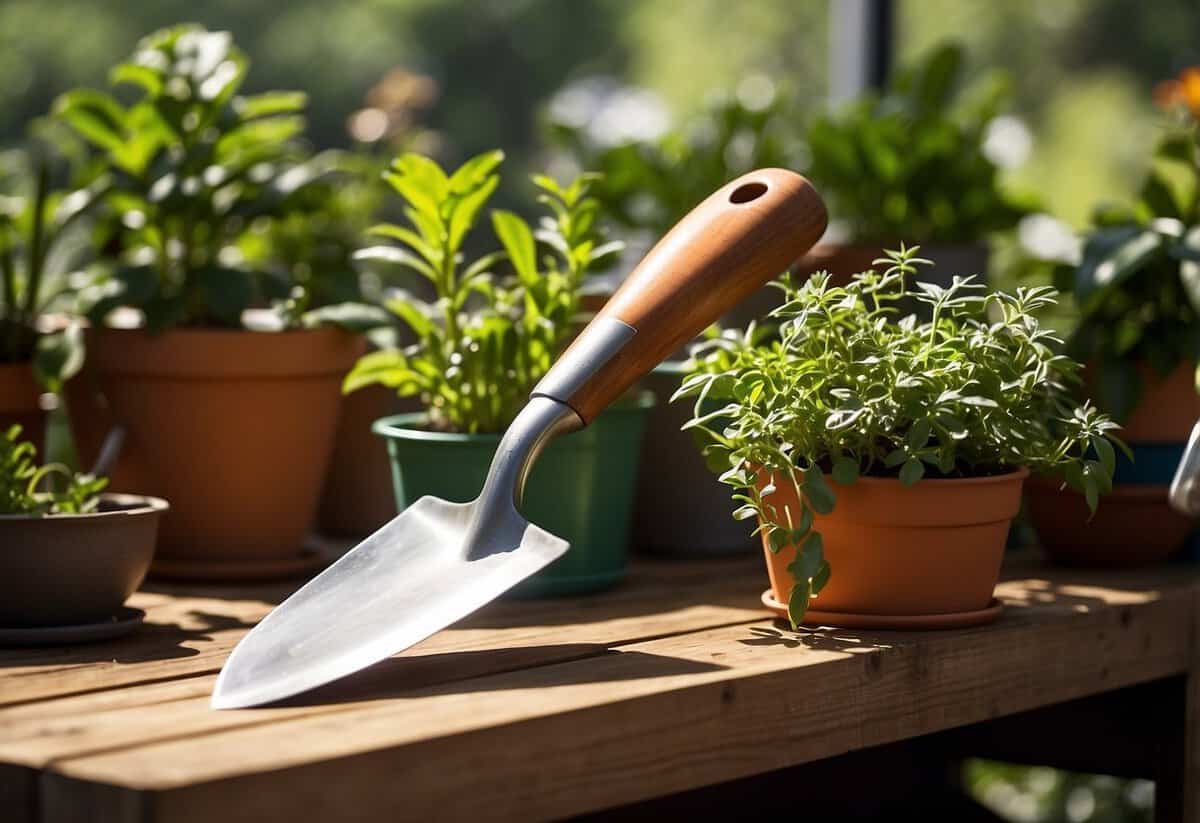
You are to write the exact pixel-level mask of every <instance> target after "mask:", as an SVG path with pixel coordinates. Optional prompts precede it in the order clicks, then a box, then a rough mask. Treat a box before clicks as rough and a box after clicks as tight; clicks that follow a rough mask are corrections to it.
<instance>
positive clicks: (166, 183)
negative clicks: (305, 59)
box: [54, 25, 336, 331]
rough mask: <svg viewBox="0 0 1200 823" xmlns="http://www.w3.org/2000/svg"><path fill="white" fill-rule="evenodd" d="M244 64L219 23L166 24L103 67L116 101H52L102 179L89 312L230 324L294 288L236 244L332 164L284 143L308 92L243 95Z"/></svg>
mask: <svg viewBox="0 0 1200 823" xmlns="http://www.w3.org/2000/svg"><path fill="white" fill-rule="evenodd" d="M247 69H248V62H247V60H246V58H245V56H244V55H243V54H242V52H241V51H240V50H238V49H237V48H236V47H235V46H234V44H233V42H232V38H231V37H230V35H229V33H228V32H212V31H207V30H205V29H203V28H200V27H198V26H191V25H185V26H176V27H173V28H168V29H163V30H161V31H158V32H155V33H153V34H151V35H149V36H147V37H146V38H144V39H143V40H142V41H141V42H140V43H139V44H138V47H137V49H136V50H135V52H134V54H133V55H132V56H131V57H130V59H129V60H128V61H126V62H124V63H121V64H119V65H117V66H115V67H114V68H113V69H112V71H111V72H110V74H109V80H110V83H111V84H112V86H113V87H114V88H115V89H117V90H118V91H119V92H120V93H121V94H120V97H118V96H117V94H116V93H112V94H110V93H108V92H103V91H99V90H94V89H76V90H74V91H70V92H67V93H66V94H64V95H62V96H61V97H60V98H59V99H58V101H57V102H56V104H55V109H54V111H55V115H56V116H57V118H59V120H61V121H62V122H64V123H66V124H67V125H68V126H69V127H70V128H71V129H73V130H74V132H75V133H76V134H78V135H79V136H80V137H81V138H82V139H83V140H84V141H86V142H87V143H88V144H89V145H90V146H91V147H92V149H93V150H94V152H95V153H96V154H97V156H98V159H99V161H100V166H101V167H102V169H103V173H104V174H105V175H107V176H108V177H110V178H111V189H110V191H109V192H108V193H107V197H106V203H107V205H108V207H109V210H110V212H111V213H112V214H113V216H114V224H113V226H112V227H111V231H112V238H111V240H110V241H109V242H108V243H107V244H106V246H107V248H108V249H109V250H110V257H111V262H112V266H111V272H110V276H109V277H108V278H107V279H106V280H105V281H104V282H103V284H102V285H101V286H100V287H98V288H97V289H95V290H94V294H93V297H94V305H93V306H92V309H91V316H92V319H93V321H95V322H101V321H103V320H104V318H105V317H106V316H107V315H108V314H109V313H110V312H111V311H112V310H113V309H114V308H117V307H119V306H132V307H135V308H138V309H140V310H141V311H142V313H143V314H144V316H145V322H146V325H147V327H148V328H149V329H150V330H151V331H155V330H161V329H164V328H168V327H171V326H177V325H186V326H218V327H237V326H239V325H240V324H241V321H242V312H243V310H244V309H246V308H248V307H250V306H252V305H260V306H265V305H267V304H268V303H269V302H271V301H273V300H279V301H282V300H286V299H289V298H294V297H295V296H296V295H295V294H294V293H293V292H294V289H295V287H296V286H297V284H296V283H295V282H294V281H293V279H292V277H291V272H289V271H287V270H286V269H283V268H282V267H279V268H276V269H274V270H272V269H271V268H270V267H269V261H268V265H267V267H264V268H260V267H258V266H257V265H254V264H252V263H251V261H249V260H247V258H246V255H245V254H244V252H243V251H242V250H241V249H239V241H240V239H241V238H242V236H243V235H244V234H246V233H247V232H248V231H249V230H250V229H251V228H252V227H255V226H257V225H260V224H261V223H263V222H264V221H266V222H269V221H272V220H277V219H281V218H283V217H285V216H286V215H288V214H291V213H293V212H295V211H297V210H299V209H301V208H302V205H303V204H302V198H301V195H302V193H303V191H304V190H305V189H306V188H307V187H309V186H311V185H313V184H314V183H315V182H316V181H318V180H320V179H322V178H323V177H325V176H327V175H329V174H331V173H333V172H334V171H335V170H336V168H335V166H336V164H334V163H331V161H330V157H329V156H328V155H318V156H316V157H311V158H310V157H308V156H306V155H305V153H304V152H303V151H302V150H301V149H300V148H299V146H298V145H297V144H296V142H295V139H296V138H297V137H298V136H299V135H300V134H301V133H302V132H303V129H304V124H305V121H304V117H303V111H304V107H305V104H306V98H305V95H304V94H302V93H300V92H293V91H282V92H266V93H262V94H256V95H241V94H240V90H241V86H242V84H243V81H244V80H245V77H246V72H247ZM130 91H131V92H132V97H133V99H132V101H131V102H129V103H128V104H126V103H124V102H122V101H123V100H124V99H126V97H127V94H126V93H127V92H130ZM256 262H257V263H259V264H261V263H262V261H256ZM304 300H305V302H306V304H307V303H310V302H311V301H310V300H308V299H307V298H304ZM287 319H289V320H291V321H293V322H295V318H294V317H288V318H287Z"/></svg>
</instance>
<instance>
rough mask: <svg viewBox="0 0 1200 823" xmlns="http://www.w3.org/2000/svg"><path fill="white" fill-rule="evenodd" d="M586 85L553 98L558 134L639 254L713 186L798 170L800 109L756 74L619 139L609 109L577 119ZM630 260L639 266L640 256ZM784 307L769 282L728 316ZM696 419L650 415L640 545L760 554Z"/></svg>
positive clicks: (665, 377) (638, 505)
mask: <svg viewBox="0 0 1200 823" xmlns="http://www.w3.org/2000/svg"><path fill="white" fill-rule="evenodd" d="M584 82H585V83H586V82H587V81H584ZM580 90H581V89H580V87H579V86H576V85H573V86H568V87H567V88H565V89H564V90H563V91H562V92H560V93H559V96H558V100H559V101H564V104H563V105H558V104H557V102H556V101H552V102H551V104H550V107H549V113H548V114H549V131H550V137H551V139H552V140H553V142H554V144H555V145H556V146H558V147H560V148H561V149H563V150H565V151H566V153H567V154H568V155H569V156H570V157H571V158H572V159H573V161H574V162H575V163H576V164H577V165H578V166H579V167H580V168H588V169H596V170H597V171H599V172H600V174H601V175H602V176H601V177H600V179H599V180H597V181H596V183H595V184H594V185H593V186H592V188H591V195H592V196H593V197H595V198H596V199H597V200H599V201H600V204H601V207H602V209H603V211H604V213H605V214H606V215H608V216H610V217H611V218H612V219H613V220H614V221H616V223H617V224H618V226H619V227H620V228H621V229H622V231H623V233H625V234H626V235H627V239H628V240H629V241H630V245H631V246H632V247H633V248H634V249H635V250H648V249H649V248H650V245H651V244H652V243H654V242H656V241H657V240H658V238H659V237H661V236H662V235H664V234H665V233H666V232H667V231H668V230H669V229H670V228H671V227H672V226H674V225H675V224H676V223H678V222H679V220H681V219H682V218H683V217H684V216H685V215H686V214H687V213H688V212H689V211H691V210H692V209H693V208H694V207H695V206H696V205H697V204H698V203H700V202H701V201H702V200H704V198H706V197H707V196H708V195H709V193H711V192H713V191H715V190H716V189H718V188H720V187H721V186H722V185H723V184H724V183H726V182H727V181H729V180H731V179H733V178H734V177H736V176H738V175H739V174H742V173H744V172H748V171H750V170H751V169H756V168H767V167H775V166H778V167H783V168H795V167H797V166H798V165H799V163H800V161H801V157H802V155H803V150H802V146H801V145H800V143H801V141H800V140H799V138H798V137H797V135H796V132H797V129H796V119H797V117H796V113H795V111H794V110H793V107H792V106H790V105H789V104H788V102H787V100H786V97H785V96H784V95H782V94H779V93H777V91H776V89H775V86H774V85H773V83H771V81H770V80H768V79H767V78H765V77H761V76H751V77H749V78H747V79H746V81H744V82H743V83H742V84H740V85H739V89H738V93H737V94H730V95H724V96H721V97H719V98H717V99H714V100H713V101H712V102H711V103H710V104H709V105H707V106H706V107H705V109H704V110H703V111H702V112H700V113H699V114H698V115H697V116H695V117H694V118H691V119H690V120H689V121H687V122H686V123H683V124H681V125H680V126H678V127H676V128H672V129H670V130H668V131H666V132H665V133H664V134H662V135H661V136H660V137H658V138H656V139H653V140H627V141H624V142H620V143H617V144H616V145H612V144H611V143H610V141H609V139H608V138H607V135H606V134H605V135H602V134H601V132H607V131H608V129H607V125H608V124H606V123H604V122H602V120H603V111H604V107H603V106H600V107H598V109H597V112H598V113H597V119H596V121H595V122H594V123H579V122H578V120H577V119H576V117H575V114H576V113H575V112H574V111H572V110H571V109H572V106H571V105H568V104H566V101H569V100H571V99H572V98H573V97H574V96H575V95H577V94H578V93H579V92H580ZM583 90H589V89H587V87H586V86H584V88H583ZM589 91H590V90H589ZM630 257H631V258H632V259H633V260H634V262H636V258H637V257H638V255H630ZM625 273H627V272H625ZM618 274H619V273H618ZM776 305H778V292H777V290H775V289H772V288H763V289H761V290H759V291H758V292H757V293H755V294H754V295H753V296H751V297H750V298H748V299H747V300H746V301H744V302H743V303H742V304H741V305H740V306H738V307H737V308H735V309H734V310H732V311H731V312H730V313H729V315H728V316H727V317H726V318H724V320H723V321H722V322H723V323H727V324H731V325H744V324H745V323H746V322H748V321H749V320H750V319H751V318H754V317H757V316H759V315H761V314H764V313H766V312H767V311H769V310H770V309H772V308H774V307H775V306H776ZM712 331H713V332H714V333H715V332H716V331H717V330H716V329H715V328H714V329H713V330H712ZM684 359H685V357H684V353H682V352H681V353H680V354H679V355H678V356H676V357H674V358H672V359H670V360H668V361H666V362H664V363H662V364H660V365H659V366H657V367H656V368H655V369H654V370H653V371H652V372H651V373H650V374H649V375H647V376H646V377H645V378H644V379H643V381H642V384H643V386H644V387H645V388H646V389H648V390H650V391H652V392H654V393H655V394H656V395H657V396H658V397H662V398H665V397H670V396H671V394H673V393H674V392H675V390H676V389H678V388H679V385H680V382H681V380H682V379H683V375H684ZM687 419H688V413H687V409H686V408H685V407H684V406H683V405H681V404H669V403H660V404H658V405H657V406H656V407H655V408H654V410H653V411H652V412H651V414H650V418H649V422H648V423H647V434H646V437H645V438H644V439H643V442H642V456H641V460H640V461H639V469H638V481H637V498H636V501H635V505H634V534H633V538H634V543H635V545H636V546H637V547H638V548H639V549H641V550H643V551H646V552H649V553H654V554H659V555H667V556H672V557H680V558H685V557H696V556H719V555H724V554H738V553H745V552H747V551H753V549H754V539H753V537H751V536H750V530H749V529H747V528H744V527H743V525H742V524H739V523H736V522H731V521H730V520H729V518H728V517H726V516H725V512H724V500H725V498H726V493H725V490H724V489H723V487H722V486H721V485H720V484H719V483H717V482H716V481H715V480H714V479H713V477H712V475H711V474H710V473H709V472H708V471H707V470H706V469H705V467H704V461H703V460H702V459H701V457H700V456H699V455H698V454H697V453H696V450H695V448H694V447H693V445H692V442H691V438H690V437H688V436H687V435H686V434H683V433H681V432H680V427H681V426H682V425H683V424H684V422H686V420H687Z"/></svg>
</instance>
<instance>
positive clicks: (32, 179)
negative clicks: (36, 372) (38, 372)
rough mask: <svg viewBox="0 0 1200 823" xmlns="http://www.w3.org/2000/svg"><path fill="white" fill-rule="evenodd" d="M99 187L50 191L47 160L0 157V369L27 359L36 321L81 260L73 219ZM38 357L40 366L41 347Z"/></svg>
mask: <svg viewBox="0 0 1200 823" xmlns="http://www.w3.org/2000/svg"><path fill="white" fill-rule="evenodd" d="M105 187H106V181H105V180H104V179H100V180H97V181H96V184H95V185H93V186H91V187H89V188H83V189H79V190H77V191H73V192H70V193H67V192H63V191H55V190H52V189H51V179H50V161H49V160H48V159H47V158H45V157H41V158H34V157H33V156H32V155H31V154H29V153H26V152H23V151H19V150H16V149H14V150H10V151H7V152H4V153H0V363H20V362H26V361H30V360H33V359H34V355H35V349H37V348H38V347H39V340H40V336H39V332H38V318H39V317H40V316H41V315H42V313H43V312H44V311H45V310H46V309H47V308H48V307H49V306H50V305H51V304H52V303H53V302H54V301H55V300H56V299H57V298H58V297H60V296H61V295H62V294H63V293H64V292H65V291H67V289H68V282H67V278H68V275H69V274H70V273H71V272H72V271H74V270H75V269H76V268H77V267H78V266H79V265H80V264H81V263H82V262H83V261H84V260H85V259H86V257H87V256H88V255H89V253H90V248H89V246H90V238H89V236H88V227H87V225H86V223H85V221H82V220H81V218H82V217H83V216H84V215H85V213H87V211H88V210H89V209H90V208H91V207H92V206H93V205H94V204H95V203H96V202H97V200H98V199H99V197H100V196H102V194H103V193H104V190H105ZM39 353H40V354H41V355H43V356H41V357H38V358H37V360H38V364H39V365H41V366H43V367H45V364H46V362H47V359H46V357H45V356H44V355H45V354H46V353H47V346H46V345H45V344H44V343H43V344H42V345H41V352H39ZM58 370H59V369H57V368H55V369H54V371H56V372H57V371H58Z"/></svg>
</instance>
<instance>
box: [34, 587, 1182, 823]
mask: <svg viewBox="0 0 1200 823" xmlns="http://www.w3.org/2000/svg"><path fill="white" fill-rule="evenodd" d="M1006 594H1008V595H1010V596H1012V597H1013V601H1014V602H1015V603H1017V604H1018V606H1017V607H1014V608H1012V609H1011V610H1010V613H1009V614H1008V615H1007V616H1006V617H1005V618H1003V620H1002V621H1001V622H1000V623H999V624H997V625H994V626H991V627H984V628H980V629H975V630H964V631H959V632H946V633H937V634H929V635H917V634H902V633H876V634H872V635H867V634H862V633H855V632H827V633H816V634H811V635H806V636H805V638H804V639H803V640H802V641H796V640H795V639H793V638H792V637H790V636H789V635H787V634H785V633H781V632H780V631H779V630H778V629H777V628H775V626H774V624H773V623H771V622H765V621H764V622H761V623H756V624H750V625H740V626H732V627H725V628H719V629H711V630H705V631H700V632H695V633H691V634H685V635H677V636H672V637H667V638H663V639H659V640H653V641H648V642H645V643H638V644H632V645H629V646H625V647H623V649H622V650H621V651H620V652H617V653H610V654H604V655H601V656H598V657H590V658H587V659H583V660H578V661H573V662H567V663H562V664H556V665H548V666H540V667H537V668H532V669H522V670H519V671H513V672H508V673H505V674H500V675H494V676H488V677H482V678H476V679H472V680H468V681H461V682H457V683H451V684H443V685H439V686H434V687H431V688H424V689H418V690H415V691H407V690H406V691H401V692H397V691H395V690H392V689H385V690H383V691H381V692H379V693H376V694H362V693H359V694H356V695H355V696H354V697H353V700H354V702H351V703H348V704H336V705H335V706H333V707H331V706H330V705H328V704H326V703H322V704H319V705H297V706H291V707H286V708H280V709H269V710H256V711H254V712H249V713H247V714H248V715H251V716H253V715H261V716H262V717H264V718H265V719H267V720H269V722H264V723H263V724H262V725H251V726H248V727H244V728H238V729H232V730H229V731H223V732H221V731H216V732H212V733H208V734H199V735H195V736H188V737H186V738H183V737H181V738H180V739H178V740H167V741H163V742H157V743H151V744H148V745H143V746H134V747H123V748H119V749H117V750H115V751H111V752H102V753H98V754H94V755H87V756H82V757H67V758H63V759H60V760H57V761H55V763H54V764H53V766H52V768H53V771H54V772H55V773H57V774H59V775H60V776H62V778H64V779H63V780H62V781H59V783H60V784H61V785H62V786H72V785H74V784H75V783H88V782H91V783H100V784H106V785H111V786H121V787H126V788H129V789H136V790H141V791H143V792H147V793H148V796H150V797H152V798H153V808H154V810H155V812H156V817H155V819H161V820H168V821H188V820H200V819H206V818H208V817H210V816H212V815H213V814H216V813H218V812H219V814H220V815H221V817H222V818H223V819H225V820H228V821H237V820H284V819H291V818H296V817H299V818H310V817H317V818H323V817H330V818H336V819H345V820H359V819H362V820H366V819H382V818H387V817H393V816H404V817H406V818H409V817H411V818H417V819H420V818H427V817H429V818H433V817H442V816H445V815H447V813H448V812H451V813H452V816H456V817H457V816H467V815H471V816H473V817H478V818H480V819H541V818H550V817H558V816H563V815H568V814H575V813H580V812H584V811H590V810H597V809H602V808H605V807H609V806H612V805H617V804H623V803H630V802H635V801H638V800H643V799H646V798H648V797H651V796H654V795H658V794H663V793H667V792H675V791H681V790H685V789H689V788H694V787H697V786H701V785H707V784H710V783H715V782H718V781H723V780H729V779H733V778H737V777H741V776H746V775H750V774H755V773H760V772H765V771H769V770H773V769H778V768H783V767H785V766H790V765H795V764H798V763H803V762H809V761H811V760H814V759H819V758H824V757H828V756H831V755H836V754H840V753H843V752H847V751H851V750H856V749H861V748H864V747H867V746H874V745H879V744H883V743H888V742H892V741H896V740H901V739H906V738H910V737H914V736H918V735H923V734H927V733H930V732H934V731H939V730H942V729H947V728H953V727H956V726H961V725H965V724H968V723H974V722H979V721H982V720H986V719H988V718H992V717H996V716H1000V715H1004V714H1011V713H1015V712H1020V711H1026V710H1029V709H1032V708H1036V707H1038V706H1043V705H1047V704H1050V703H1055V702H1061V701H1065V700H1071V699H1075V698H1078V697H1082V696H1086V695H1089V694H1095V693H1099V692H1102V691H1106V690H1110V689H1116V688H1121V687H1123V686H1126V685H1130V684H1134V683H1141V682H1147V681H1150V680H1154V679H1158V678H1162V677H1167V676H1170V675H1173V674H1179V673H1181V672H1184V671H1186V670H1187V669H1188V668H1189V666H1190V665H1191V662H1192V656H1193V654H1192V647H1191V646H1192V644H1191V638H1190V632H1188V631H1186V630H1185V631H1181V630H1180V628H1181V627H1183V626H1188V625H1190V621H1191V620H1192V618H1193V613H1194V596H1193V593H1192V591H1191V588H1190V586H1189V587H1180V586H1178V585H1173V586H1171V587H1167V586H1164V587H1163V588H1162V590H1161V591H1153V590H1147V591H1129V590H1121V589H1115V588H1113V589H1105V588H1101V587H1095V586H1073V585H1071V586H1069V585H1062V584H1056V583H1050V584H1049V585H1048V586H1041V585H1040V584H1036V583H1035V584H1034V585H1031V586H1030V585H1021V584H1010V585H1009V586H1007V587H1006ZM327 699H328V696H327ZM347 707H348V708H347ZM173 709H174V714H173V716H174V717H175V719H176V721H184V722H190V721H189V720H188V719H189V718H202V717H203V716H204V715H205V714H208V715H210V716H213V714H212V713H208V712H207V709H206V706H205V704H204V701H203V700H182V701H179V702H178V704H176V705H175V706H174V707H173ZM147 711H148V712H150V715H149V716H147V717H145V718H143V721H144V722H145V723H146V724H147V727H146V731H147V732H152V731H153V729H154V728H157V727H160V726H161V724H162V723H163V722H164V717H160V716H153V712H154V707H149V709H147ZM124 720H126V721H128V722H129V723H137V722H142V721H139V719H138V717H136V716H129V717H126V718H124ZM364 798H370V802H369V803H364V802H363V799H364ZM233 799H236V802H233Z"/></svg>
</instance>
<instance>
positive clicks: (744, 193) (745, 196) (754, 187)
mask: <svg viewBox="0 0 1200 823" xmlns="http://www.w3.org/2000/svg"><path fill="white" fill-rule="evenodd" d="M766 193H767V184H766V183H743V184H742V185H740V186H738V187H737V188H736V189H734V190H733V191H732V192H731V193H730V195H729V202H730V203H749V202H750V201H751V200H757V199H758V198H760V197H762V196H763V195H764V194H766Z"/></svg>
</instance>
